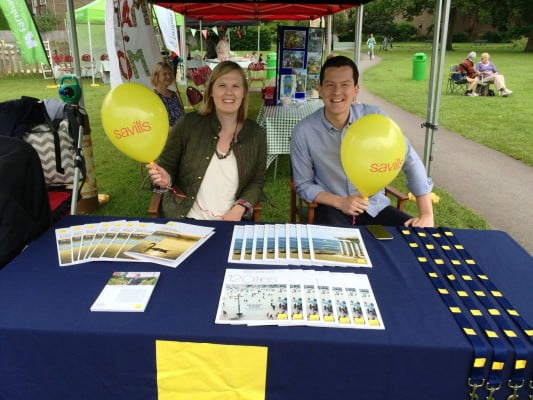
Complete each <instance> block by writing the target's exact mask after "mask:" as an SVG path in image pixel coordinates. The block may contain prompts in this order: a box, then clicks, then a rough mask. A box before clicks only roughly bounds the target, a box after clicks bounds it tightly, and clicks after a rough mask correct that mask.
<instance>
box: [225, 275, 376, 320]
mask: <svg viewBox="0 0 533 400" xmlns="http://www.w3.org/2000/svg"><path fill="white" fill-rule="evenodd" d="M215 323H217V324H235V325H245V324H246V325H248V326H258V325H278V326H302V325H304V326H316V327H329V328H351V329H385V326H384V324H383V319H382V318H381V314H380V312H379V308H378V306H377V302H376V299H375V297H374V294H373V293H372V288H371V286H370V282H369V280H368V277H367V276H366V275H364V274H353V273H348V272H346V273H345V272H342V273H341V272H328V271H314V270H299V269H291V270H288V269H282V270H279V269H278V270H250V269H227V270H226V275H225V277H224V282H223V284H222V290H221V293H220V300H219V303H218V307H217V313H216V317H215Z"/></svg>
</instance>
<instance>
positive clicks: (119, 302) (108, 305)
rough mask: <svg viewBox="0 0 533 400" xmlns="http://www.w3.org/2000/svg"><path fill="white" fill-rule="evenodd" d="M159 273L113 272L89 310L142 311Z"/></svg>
mask: <svg viewBox="0 0 533 400" xmlns="http://www.w3.org/2000/svg"><path fill="white" fill-rule="evenodd" d="M159 274H160V273H159V272H113V275H112V276H111V278H110V279H109V281H108V282H107V283H106V285H105V286H104V288H103V289H102V291H101V292H100V295H99V296H98V298H97V299H96V301H95V302H94V303H93V305H92V306H91V311H115V312H116V311H122V312H142V311H144V310H145V309H146V305H147V304H148V301H149V300H150V297H151V295H152V292H153V291H154V287H155V285H156V283H157V281H158V279H159Z"/></svg>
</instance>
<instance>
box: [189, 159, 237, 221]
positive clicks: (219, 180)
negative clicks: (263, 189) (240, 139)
mask: <svg viewBox="0 0 533 400" xmlns="http://www.w3.org/2000/svg"><path fill="white" fill-rule="evenodd" d="M238 185H239V171H238V170H237V160H236V158H235V154H234V152H233V151H231V153H230V154H229V155H228V156H227V157H226V158H224V159H222V160H221V159H219V158H218V157H217V155H216V154H215V153H213V156H212V157H211V161H210V162H209V166H208V167H207V171H206V172H205V175H204V179H203V180H202V183H201V185H200V190H199V191H198V194H197V196H196V199H194V204H193V206H192V208H191V210H190V211H189V213H188V214H187V217H189V218H194V219H207V220H218V219H220V217H222V216H223V215H224V214H225V213H227V212H228V211H229V210H230V208H231V207H233V204H234V203H235V194H236V193H237V189H238Z"/></svg>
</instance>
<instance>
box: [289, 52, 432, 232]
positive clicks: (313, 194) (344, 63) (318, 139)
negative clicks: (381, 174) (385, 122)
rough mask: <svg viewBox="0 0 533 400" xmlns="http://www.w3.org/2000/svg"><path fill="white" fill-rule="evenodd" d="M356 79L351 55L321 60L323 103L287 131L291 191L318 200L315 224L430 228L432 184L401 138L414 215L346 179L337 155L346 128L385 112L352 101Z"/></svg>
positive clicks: (357, 86)
mask: <svg viewBox="0 0 533 400" xmlns="http://www.w3.org/2000/svg"><path fill="white" fill-rule="evenodd" d="M358 80H359V72H358V70H357V66H356V65H355V63H354V62H353V61H352V60H351V59H349V58H347V57H344V56H337V57H333V58H330V59H328V60H326V62H325V63H324V65H323V67H322V69H321V71H320V78H319V82H320V84H319V93H320V98H321V99H322V101H323V102H324V107H323V108H320V109H319V110H317V111H315V112H314V113H313V114H311V115H309V116H308V117H306V118H304V119H303V120H302V121H300V122H299V123H298V125H296V127H295V128H294V130H293V131H292V137H291V153H290V155H291V163H292V169H293V176H294V183H295V187H296V192H297V193H298V195H299V196H300V197H301V198H302V199H304V200H306V201H309V202H311V201H315V202H316V203H318V207H317V208H316V211H315V223H317V224H323V225H339V226H351V225H353V224H354V223H355V224H357V225H370V224H379V225H390V226H400V225H405V226H419V227H432V226H433V224H434V220H433V205H432V203H431V189H432V188H433V182H432V181H431V178H428V177H427V175H426V170H425V168H424V164H423V163H422V161H421V160H420V157H419V156H418V155H417V154H416V152H415V150H414V149H413V147H412V146H411V144H410V143H409V141H408V140H407V139H406V149H405V157H404V160H405V162H404V164H403V166H402V171H403V172H404V173H405V175H406V177H407V187H408V188H409V190H410V191H411V192H413V193H414V194H415V196H416V204H417V207H418V211H419V214H420V215H419V216H418V217H415V218H413V217H411V216H410V215H408V214H406V213H404V212H403V211H401V210H399V209H397V208H395V207H392V206H391V205H390V200H389V198H388V197H387V196H385V193H384V191H383V190H381V191H380V192H378V193H376V194H374V195H372V196H370V197H369V199H368V200H365V198H364V197H363V196H362V195H361V194H360V193H359V192H358V190H357V188H356V187H355V186H354V185H353V184H352V183H351V182H350V181H349V180H348V178H347V176H346V173H345V171H344V169H343V167H342V163H341V155H340V152H341V141H342V138H343V137H344V134H345V133H346V130H347V129H348V127H349V126H350V125H351V124H352V123H353V122H355V121H357V120H358V119H359V118H361V117H363V116H365V115H369V114H383V115H385V113H384V111H383V110H381V109H380V108H379V107H376V106H372V105H368V104H354V103H353V101H354V99H355V98H356V97H357V94H358V93H359V85H358ZM354 220H355V221H354Z"/></svg>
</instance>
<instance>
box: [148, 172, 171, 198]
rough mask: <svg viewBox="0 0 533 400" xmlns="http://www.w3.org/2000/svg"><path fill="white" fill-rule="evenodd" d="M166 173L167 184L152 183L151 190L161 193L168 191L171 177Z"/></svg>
mask: <svg viewBox="0 0 533 400" xmlns="http://www.w3.org/2000/svg"><path fill="white" fill-rule="evenodd" d="M167 175H168V184H167V186H158V185H154V187H153V189H152V192H154V193H158V194H163V193H166V192H168V189H169V188H171V187H172V178H171V177H170V174H168V173H167Z"/></svg>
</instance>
